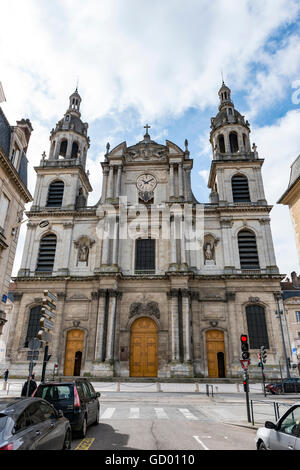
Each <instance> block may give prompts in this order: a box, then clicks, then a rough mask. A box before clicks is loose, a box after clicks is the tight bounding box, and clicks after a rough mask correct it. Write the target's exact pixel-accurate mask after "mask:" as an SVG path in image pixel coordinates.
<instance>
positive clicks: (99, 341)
mask: <svg viewBox="0 0 300 470" xmlns="http://www.w3.org/2000/svg"><path fill="white" fill-rule="evenodd" d="M106 292H107V291H106V289H99V291H98V297H99V303H98V312H97V326H96V342H95V361H103V339H104V320H105V304H106Z"/></svg>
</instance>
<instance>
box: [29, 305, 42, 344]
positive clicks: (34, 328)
mask: <svg viewBox="0 0 300 470" xmlns="http://www.w3.org/2000/svg"><path fill="white" fill-rule="evenodd" d="M41 316H42V312H41V306H37V307H33V308H32V309H31V310H30V315H29V322H28V328H27V335H26V341H25V348H28V343H29V341H30V340H31V339H33V338H36V337H37V334H38V332H39V329H40V318H41Z"/></svg>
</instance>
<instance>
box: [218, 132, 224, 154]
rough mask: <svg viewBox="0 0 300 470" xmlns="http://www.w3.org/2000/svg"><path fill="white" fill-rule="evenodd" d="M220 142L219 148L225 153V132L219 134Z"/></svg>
mask: <svg viewBox="0 0 300 470" xmlns="http://www.w3.org/2000/svg"><path fill="white" fill-rule="evenodd" d="M218 142H219V149H220V152H221V153H225V141H224V136H223V134H221V135H219V137H218Z"/></svg>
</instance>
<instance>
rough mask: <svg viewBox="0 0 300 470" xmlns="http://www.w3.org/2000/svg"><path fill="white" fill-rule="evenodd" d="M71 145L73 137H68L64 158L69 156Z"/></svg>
mask: <svg viewBox="0 0 300 470" xmlns="http://www.w3.org/2000/svg"><path fill="white" fill-rule="evenodd" d="M72 145H73V138H69V139H68V145H67V151H66V156H65V158H71V152H72Z"/></svg>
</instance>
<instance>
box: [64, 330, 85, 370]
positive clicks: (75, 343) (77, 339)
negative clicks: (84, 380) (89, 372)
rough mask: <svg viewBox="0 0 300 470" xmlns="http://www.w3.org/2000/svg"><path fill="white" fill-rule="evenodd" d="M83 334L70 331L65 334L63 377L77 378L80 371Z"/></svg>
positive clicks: (78, 331) (77, 331)
mask: <svg viewBox="0 0 300 470" xmlns="http://www.w3.org/2000/svg"><path fill="white" fill-rule="evenodd" d="M83 343H84V332H83V331H82V330H70V331H68V333H67V341H66V352H65V366H64V375H66V376H79V375H80V370H81V361H82V352H83Z"/></svg>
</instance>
